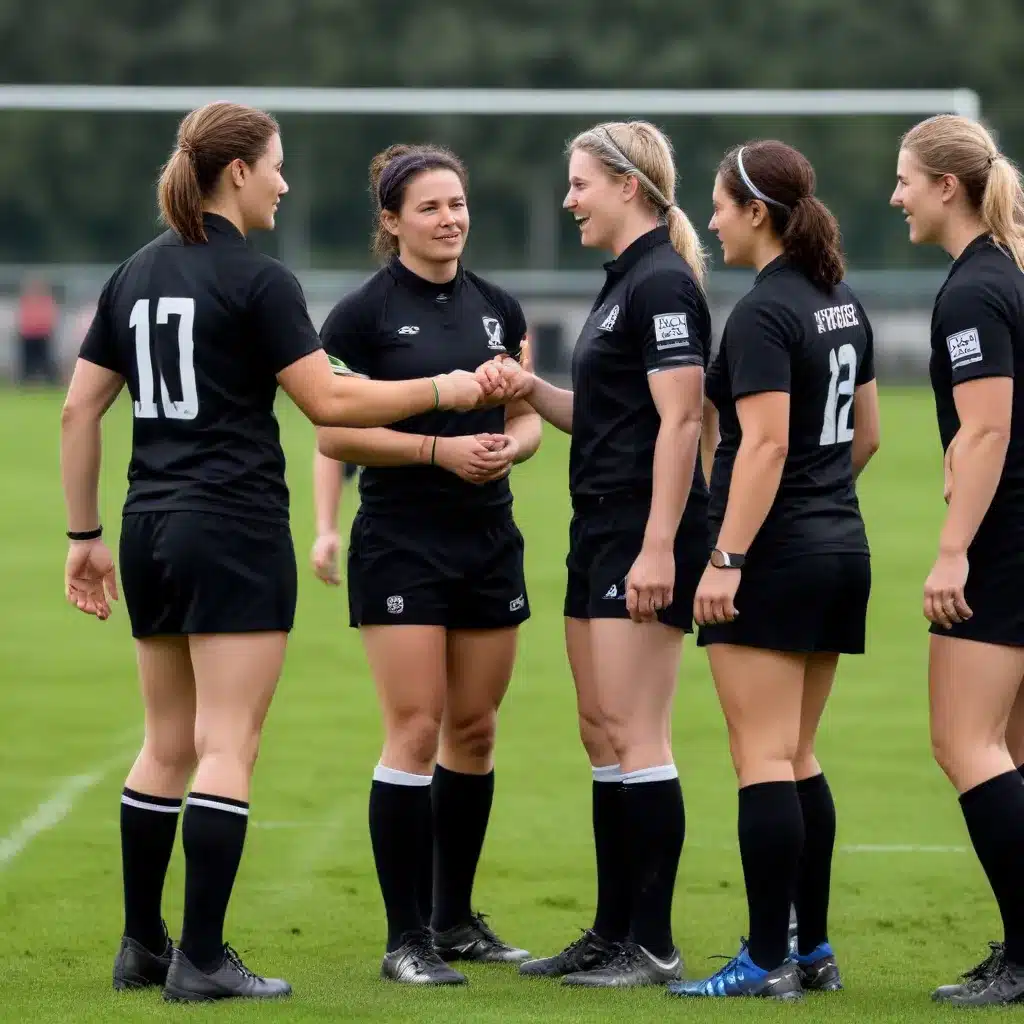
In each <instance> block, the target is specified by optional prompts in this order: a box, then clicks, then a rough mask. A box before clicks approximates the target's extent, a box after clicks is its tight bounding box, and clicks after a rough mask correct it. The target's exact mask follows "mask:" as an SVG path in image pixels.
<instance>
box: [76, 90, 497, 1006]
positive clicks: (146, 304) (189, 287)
mask: <svg viewBox="0 0 1024 1024" xmlns="http://www.w3.org/2000/svg"><path fill="white" fill-rule="evenodd" d="M282 161H283V155H282V149H281V140H280V136H279V133H278V127H277V124H276V122H275V121H274V119H273V118H272V117H270V116H269V115H268V114H265V113H263V112H262V111H259V110H253V109H251V108H248V107H241V106H237V105H234V104H229V103H215V104H211V105H209V106H206V107H203V108H201V109H199V110H195V111H193V112H192V113H191V114H189V115H188V117H186V118H185V119H184V121H182V123H181V126H180V129H179V131H178V145H177V148H176V149H175V152H174V154H173V155H172V156H171V158H170V160H169V162H168V163H167V166H166V167H165V168H164V171H163V174H162V176H161V179H160V187H159V198H160V208H161V212H162V214H163V216H164V219H165V220H166V222H167V223H168V225H169V226H170V230H169V231H167V232H165V233H164V234H162V235H160V236H159V237H158V238H156V239H154V240H153V241H152V242H151V243H149V244H148V245H147V246H145V247H144V248H142V249H140V250H139V252H137V253H136V254H135V255H134V256H132V257H131V258H130V259H128V260H127V261H126V262H125V263H123V264H122V265H121V266H120V267H119V268H118V269H117V271H116V272H115V273H114V275H113V276H112V277H111V278H110V280H109V281H108V282H107V283H106V285H105V286H104V288H103V291H102V294H101V296H100V300H99V303H98V307H97V311H96V315H95V318H94V320H93V322H92V325H91V326H90V328H89V332H88V334H87V336H86V338H85V340H84V342H83V344H82V348H81V352H80V354H79V359H78V361H77V363H76V364H75V370H74V374H73V376H72V379H71V383H70V386H69V388H68V394H67V398H66V400H65V403H64V410H63V415H62V421H61V469H62V475H63V485H64V496H65V502H66V505H67V513H68V526H69V530H68V537H69V539H70V541H71V546H70V550H69V552H68V557H67V565H66V570H65V593H66V596H67V599H68V600H69V601H70V602H71V603H72V604H74V605H76V606H77V607H78V608H79V609H81V610H82V611H84V612H86V613H88V614H91V615H95V616H96V617H97V618H99V619H106V618H107V617H108V616H109V615H110V605H109V599H110V598H111V597H116V596H117V591H116V584H115V574H114V564H113V560H112V558H111V555H110V552H109V550H108V549H107V547H106V545H105V544H104V542H103V540H102V539H101V534H102V528H101V526H100V516H99V498H98V481H99V465H100V455H101V447H102V446H101V438H100V421H101V419H102V417H103V415H104V414H105V413H106V411H107V409H109V408H110V406H111V405H112V403H113V402H114V400H115V399H116V397H117V395H118V394H119V393H120V391H121V389H122V388H123V387H124V386H125V384H127V386H128V390H129V391H130V393H131V399H132V404H131V406H129V408H131V410H132V412H133V417H134V418H133V429H132V460H131V466H130V468H129V474H128V476H129V489H128V497H127V500H126V502H125V506H124V518H123V523H122V528H121V548H120V550H121V582H122V586H123V588H124V592H125V599H126V603H127V605H128V614H129V616H130V618H131V625H132V635H133V636H134V637H135V640H136V644H135V646H136V654H137V658H138V666H139V676H140V681H141V687H142V696H143V702H144V704H145V714H146V730H145V739H144V742H143V746H142V750H141V751H140V753H139V756H138V758H137V759H136V761H135V764H134V766H133V767H132V770H131V772H130V773H129V775H128V779H127V781H126V784H125V789H124V794H123V796H122V800H121V847H122V859H123V875H124V899H125V927H124V935H123V938H122V942H121V947H120V949H119V951H118V954H117V958H116V961H115V964H114V978H113V981H114V987H115V988H116V989H131V988H142V987H146V986H150V985H164V986H165V987H164V995H165V997H166V998H168V999H178V1000H197V1001H200V1000H201V1001H205V1000H210V999H225V998H230V997H237V996H245V997H257V998H270V997H276V996H282V995H287V994H288V993H289V992H290V991H291V989H290V987H289V986H288V984H287V983H286V982H283V981H279V980H275V979H265V978H260V977H257V976H256V975H254V974H253V973H252V972H251V971H249V970H248V968H246V967H245V966H244V965H243V964H242V962H241V960H240V959H239V958H238V956H237V954H235V953H234V952H233V951H232V950H231V949H230V947H227V946H225V945H224V941H223V934H222V930H223V924H224V915H225V912H226V910H227V905H228V900H229V897H230V895H231V889H232V886H233V884H234V880H235V874H236V872H237V869H238V864H239V861H240V859H241V855H242V847H243V844H244V840H245V832H246V823H247V820H248V814H249V803H248V800H249V784H250V778H251V774H252V768H253V763H254V762H255V759H256V753H257V749H258V746H259V739H260V733H261V731H262V727H263V721H264V718H265V716H266V713H267V710H268V708H269V706H270V702H271V699H272V697H273V695H274V690H275V687H276V685H277V680H278V676H279V675H280V672H281V666H282V663H283V660H284V653H285V646H286V641H287V636H288V632H289V630H290V629H291V626H292V620H293V618H294V613H295V590H296V579H295V557H294V551H293V549H292V542H291V535H290V532H289V528H288V490H287V487H286V485H285V479H284V455H283V453H282V451H281V445H280V442H279V440H278V427H277V421H276V420H275V418H274V413H273V404H274V396H275V394H276V392H277V387H278V385H279V384H280V386H281V387H282V388H284V390H285V391H287V392H288V394H289V396H290V397H291V398H292V399H293V400H294V401H295V403H296V404H297V405H298V406H299V407H300V408H301V409H302V411H303V412H304V413H305V414H306V415H307V417H309V419H311V420H312V421H313V422H315V423H349V424H356V425H361V426H371V425H374V424H379V423H389V422H392V421H393V420H395V419H397V418H401V417H403V416H409V415H412V414H414V413H417V412H422V411H426V410H429V409H431V408H436V407H438V406H439V405H441V406H444V407H446V408H452V407H456V408H462V409H468V408H472V407H473V406H474V405H475V404H477V402H479V401H480V400H481V398H482V397H483V394H484V389H482V387H481V381H483V380H486V378H485V376H484V375H483V374H481V380H480V381H478V380H477V379H476V378H475V377H474V376H473V375H471V374H453V375H447V376H438V377H435V378H434V379H433V380H428V379H422V380H415V381H402V382H397V381H396V382H369V381H360V380H354V379H351V378H348V377H338V376H336V375H334V374H333V373H332V369H331V365H330V362H329V360H328V358H327V356H326V355H325V354H324V352H323V351H322V350H321V344H320V339H319V338H318V337H317V334H316V331H315V330H314V329H313V326H312V324H311V323H310V321H309V316H308V314H307V312H306V304H305V300H304V299H303V296H302V291H301V289H300V288H299V284H298V282H297V281H296V280H295V277H294V276H293V275H292V274H290V273H289V272H288V271H287V270H286V269H285V268H284V267H283V266H282V265H281V264H280V263H278V262H277V261H276V260H272V259H270V258H269V257H266V256H263V255H262V254H260V253H259V252H258V251H257V250H255V249H253V248H250V247H249V246H248V244H247V243H246V238H245V236H246V235H247V233H248V232H249V231H251V230H256V229H269V228H273V226H274V213H275V211H276V209H277V204H278V202H279V200H280V198H281V196H282V195H283V194H284V193H285V192H286V191H287V185H286V184H285V182H284V179H283V178H282V176H281V165H282ZM489 387H490V385H488V389H489ZM193 773H194V778H193V779H192V790H191V792H190V793H189V795H188V798H187V800H185V801H184V802H185V804H186V806H185V812H184V815H183V821H182V839H183V843H184V847H185V915H184V925H183V928H182V933H181V939H180V944H179V948H175V949H173V950H172V946H171V942H170V940H169V938H168V936H167V931H166V929H165V927H164V924H163V921H162V918H161V911H160V903H161V894H162V889H163V884H164V876H165V873H166V870H167V864H168V861H169V859H170V855H171V848H172V846H173V845H174V836H175V831H176V826H177V820H178V812H179V811H180V810H181V806H182V802H183V799H184V794H185V790H186V787H187V786H188V782H189V779H190V778H191V777H192V776H193ZM172 953H173V957H172Z"/></svg>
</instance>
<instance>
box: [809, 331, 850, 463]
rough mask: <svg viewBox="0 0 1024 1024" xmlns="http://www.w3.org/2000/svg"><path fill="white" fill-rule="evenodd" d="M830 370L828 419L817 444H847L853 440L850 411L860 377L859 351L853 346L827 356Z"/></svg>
mask: <svg viewBox="0 0 1024 1024" xmlns="http://www.w3.org/2000/svg"><path fill="white" fill-rule="evenodd" d="M828 368H829V371H830V376H829V381H828V398H827V399H826V400H825V419H824V422H823V423H822V424H821V440H820V441H819V442H818V444H819V445H826V444H845V443H847V442H848V441H852V440H853V427H851V426H850V407H851V406H852V405H853V381H854V378H855V377H856V376H857V350H856V349H855V348H854V347H853V346H852V345H840V346H839V348H838V349H832V351H831V352H829V354H828ZM844 370H845V371H846V372H845V376H844V373H843V371H844ZM840 398H845V399H846V401H844V402H843V403H842V405H840V404H839V399H840Z"/></svg>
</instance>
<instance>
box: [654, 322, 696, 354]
mask: <svg viewBox="0 0 1024 1024" xmlns="http://www.w3.org/2000/svg"><path fill="white" fill-rule="evenodd" d="M689 337H690V331H689V329H688V328H687V326H686V314H685V313H660V314H658V316H656V317H655V318H654V343H655V345H656V346H657V347H658V349H660V350H664V349H667V348H687V347H689V344H690V342H689V341H688V340H687V339H688V338H689Z"/></svg>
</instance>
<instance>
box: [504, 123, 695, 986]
mask: <svg viewBox="0 0 1024 1024" xmlns="http://www.w3.org/2000/svg"><path fill="white" fill-rule="evenodd" d="M675 177H676V173H675V165H674V162H673V156H672V149H671V146H670V144H669V142H668V140H667V139H666V138H665V136H664V135H662V133H661V132H660V131H658V129H657V128H655V127H654V126H653V125H650V124H647V123H646V122H642V121H634V122H630V123H610V124H603V125H598V126H597V127H595V128H593V129H591V130H590V131H586V132H584V133H582V134H581V135H579V136H578V137H577V138H576V139H574V140H573V142H572V143H571V145H570V147H569V192H568V195H567V196H566V199H565V207H566V209H568V210H569V211H570V212H571V213H572V214H573V215H574V217H575V218H576V221H577V223H578V224H579V227H580V237H581V240H582V242H583V244H584V245H586V246H591V247H594V248H599V249H604V250H607V251H609V252H611V253H612V254H613V255H614V257H615V259H614V260H612V262H610V263H608V264H606V265H605V269H606V271H607V278H606V282H605V285H604V287H603V288H602V290H601V292H600V294H599V295H598V297H597V299H596V300H595V302H594V306H593V309H592V310H591V313H590V316H589V317H588V319H587V322H586V325H585V326H584V328H583V331H582V333H581V335H580V338H579V340H578V341H577V343H576V349H575V352H574V355H573V390H572V391H565V390H562V389H560V388H556V387H554V386H553V385H551V384H549V383H547V382H545V381H542V380H540V379H539V378H535V377H533V376H532V375H530V374H526V373H523V372H522V371H521V370H517V368H516V367H514V366H511V365H506V367H505V368H506V370H507V372H508V374H509V381H510V386H511V387H512V388H514V389H522V390H523V391H524V392H528V393H529V394H528V400H529V402H530V403H531V404H532V405H533V407H534V408H535V409H537V411H538V412H540V414H541V415H542V416H543V417H544V418H545V419H546V420H548V421H549V422H551V423H553V424H554V425H555V426H557V427H558V428H559V429H561V430H564V431H566V432H567V433H571V434H572V444H571V449H570V457H569V476H570V491H571V493H572V501H573V519H572V524H571V526H570V530H569V555H568V559H567V566H568V570H569V576H568V585H567V589H566V598H565V616H566V621H565V630H566V633H565V636H566V648H567V651H568V654H569V662H570V666H571V668H572V674H573V679H574V681H575V684H576V693H577V701H578V708H579V723H580V735H581V737H582V739H583V744H584V747H585V748H586V750H587V753H588V755H589V757H590V762H591V765H592V767H593V778H594V782H593V821H594V840H595V846H596V852H597V875H598V895H597V913H596V915H595V919H594V925H593V927H592V928H590V929H588V930H587V931H586V932H585V933H584V935H583V937H582V938H581V939H579V940H577V941H576V942H574V943H572V944H571V945H570V946H568V947H567V948H566V949H564V950H563V951H562V952H561V953H558V954H556V955H555V956H551V957H547V958H545V959H542V960H533V961H528V962H527V963H525V964H524V965H523V966H522V967H521V968H520V970H521V972H522V973H523V974H528V975H534V976H564V981H565V982H566V983H568V984H572V985H587V986H594V987H619V986H633V985H654V984H661V983H663V982H665V981H670V980H672V979H674V978H677V977H679V971H680V966H681V958H680V956H679V952H678V950H677V949H676V947H675V943H674V941H673V938H672V926H671V910H672V896H673V889H674V885H675V879H676V873H677V869H678V865H679V858H680V853H681V851H682V846H683V835H684V815H683V798H682V790H681V788H680V785H679V774H678V771H677V770H676V766H675V763H674V758H673V754H672V743H671V710H672V700H673V697H674V695H675V690H676V684H677V678H678V671H679V659H680V653H681V649H682V639H683V634H684V633H685V632H688V631H690V629H691V628H692V622H691V619H692V597H693V592H694V588H695V587H696V584H697V579H698V578H699V575H700V571H701V569H702V568H703V566H704V564H705V562H706V560H707V553H708V547H707V523H706V508H707V492H706V489H705V486H704V480H703V477H702V476H701V473H700V471H699V469H698V468H697V450H698V444H699V437H700V415H701V398H702V393H703V383H704V367H705V362H706V359H707V355H708V351H709V344H710V340H711V325H710V316H709V314H708V308H707V303H706V301H705V298H704V293H703V287H702V286H703V276H704V257H703V253H702V250H701V245H700V240H699V238H698V236H697V233H696V232H695V231H694V229H693V227H692V225H691V224H690V222H689V220H688V219H687V218H686V215H685V214H684V213H683V211H682V210H680V209H679V207H678V206H676V205H675V199H674V194H675Z"/></svg>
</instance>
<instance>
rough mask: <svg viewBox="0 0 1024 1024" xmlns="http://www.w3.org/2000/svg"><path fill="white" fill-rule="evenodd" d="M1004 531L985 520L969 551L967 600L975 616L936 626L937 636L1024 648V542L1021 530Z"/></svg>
mask: <svg viewBox="0 0 1024 1024" xmlns="http://www.w3.org/2000/svg"><path fill="white" fill-rule="evenodd" d="M1014 526H1015V527H1016V528H1010V527H1007V528H1004V529H1000V528H999V524H998V523H992V524H991V525H990V524H989V522H988V520H985V521H984V522H983V524H982V528H981V529H980V530H979V531H978V536H977V537H976V538H975V541H974V543H973V544H972V545H971V547H970V549H969V550H968V552H967V562H968V566H969V571H968V573H967V586H966V587H964V598H965V600H966V601H967V605H968V607H969V608H970V609H971V611H972V612H973V613H974V614H973V615H972V616H971V617H970V618H969V619H968V620H967V621H966V622H959V623H954V624H953V628H952V629H944V628H943V627H942V626H936V625H932V626H931V628H930V630H929V632H931V633H934V634H936V636H952V637H957V638H959V639H961V640H975V641H977V642H978V643H983V644H999V645H1001V646H1005V647H1024V587H1022V584H1021V581H1022V580H1024V540H1022V538H1021V536H1020V527H1019V525H1017V524H1014Z"/></svg>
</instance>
